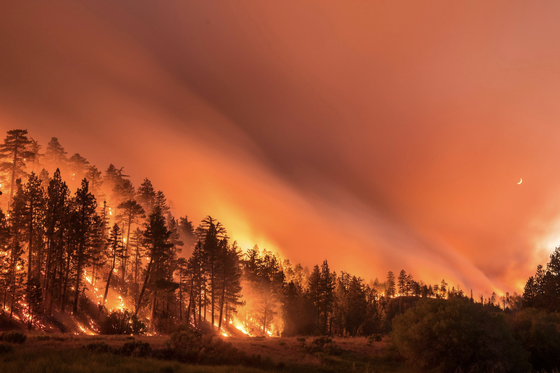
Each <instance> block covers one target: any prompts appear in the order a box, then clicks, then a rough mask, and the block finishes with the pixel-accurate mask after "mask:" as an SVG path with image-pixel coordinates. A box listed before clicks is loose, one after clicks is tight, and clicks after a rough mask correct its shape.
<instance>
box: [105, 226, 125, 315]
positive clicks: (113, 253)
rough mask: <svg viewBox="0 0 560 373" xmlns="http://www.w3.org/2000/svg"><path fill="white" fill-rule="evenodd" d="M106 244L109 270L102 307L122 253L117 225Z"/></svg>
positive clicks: (120, 237) (112, 229)
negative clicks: (109, 264)
mask: <svg viewBox="0 0 560 373" xmlns="http://www.w3.org/2000/svg"><path fill="white" fill-rule="evenodd" d="M108 244H109V252H110V254H109V255H110V262H111V268H110V269H109V273H108V274H107V283H106V284H105V293H103V305H105V302H106V301H107V294H109V287H110V286H111V279H112V277H113V271H114V270H115V266H116V263H117V258H118V257H120V256H121V255H122V252H123V244H122V235H121V230H120V228H119V225H118V224H116V223H115V224H114V225H113V228H111V232H110V233H109V239H108Z"/></svg>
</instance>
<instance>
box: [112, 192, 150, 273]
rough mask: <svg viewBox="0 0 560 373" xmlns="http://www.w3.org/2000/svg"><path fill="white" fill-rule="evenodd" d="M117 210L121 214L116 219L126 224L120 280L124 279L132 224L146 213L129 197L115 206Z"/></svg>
mask: <svg viewBox="0 0 560 373" xmlns="http://www.w3.org/2000/svg"><path fill="white" fill-rule="evenodd" d="M117 209H118V210H121V214H120V215H118V216H117V219H119V220H123V221H124V225H125V226H126V239H125V244H124V255H123V262H122V263H121V276H122V280H123V281H124V280H125V279H126V273H127V272H126V271H127V265H126V264H127V258H128V256H129V254H128V246H129V243H130V232H131V227H132V224H136V223H137V222H138V219H140V218H144V217H145V216H146V215H145V213H144V209H143V208H142V206H140V205H139V204H138V202H136V201H135V200H131V199H129V200H128V201H126V202H122V203H121V204H119V205H118V206H117Z"/></svg>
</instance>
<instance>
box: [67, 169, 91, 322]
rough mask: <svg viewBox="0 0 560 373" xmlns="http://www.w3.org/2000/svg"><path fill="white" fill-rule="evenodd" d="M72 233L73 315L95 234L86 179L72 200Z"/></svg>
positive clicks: (76, 308) (76, 309) (75, 310)
mask: <svg viewBox="0 0 560 373" xmlns="http://www.w3.org/2000/svg"><path fill="white" fill-rule="evenodd" d="M73 204H74V211H73V224H72V226H73V231H74V234H75V237H76V256H75V261H76V280H75V285H74V308H73V313H74V315H76V314H77V313H78V303H79V298H80V297H79V296H80V292H81V291H82V288H81V285H82V279H83V272H84V268H85V267H86V266H87V265H88V264H89V260H90V251H91V247H92V244H93V238H94V234H95V230H94V225H93V222H94V216H95V210H96V208H97V202H96V200H95V197H94V196H93V194H91V193H90V191H89V183H88V181H87V179H83V180H82V186H81V188H79V189H78V190H77V191H76V196H75V197H74V200H73Z"/></svg>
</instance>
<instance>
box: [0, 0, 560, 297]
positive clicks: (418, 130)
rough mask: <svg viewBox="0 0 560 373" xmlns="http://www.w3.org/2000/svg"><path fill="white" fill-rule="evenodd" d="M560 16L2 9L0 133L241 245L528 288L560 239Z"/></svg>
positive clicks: (263, 7) (483, 285)
mask: <svg viewBox="0 0 560 373" xmlns="http://www.w3.org/2000/svg"><path fill="white" fill-rule="evenodd" d="M559 19H560V2H557V1H548V2H546V1H543V2H539V4H538V5H536V4H535V3H531V2H517V1H511V0H508V1H492V2H489V1H453V2H449V1H438V2H434V1H422V2H419V1H376V0H372V1H325V0H321V1H318V0H317V1H303V0H297V1H296V0H294V1H286V0H283V1H262V0H255V1H243V0H236V1H207V0H206V1H183V0H176V1H172V0H166V1H163V2H156V1H132V0H131V1H118V0H112V1H77V0H72V1H67V2H62V1H48V2H16V1H12V2H4V3H3V4H2V5H0V130H2V132H5V131H7V130H9V129H13V128H27V129H28V130H29V132H30V135H31V136H32V137H34V138H35V139H37V140H39V141H40V142H41V143H42V144H43V150H44V148H45V147H46V143H47V142H48V140H49V139H50V137H52V136H56V137H58V138H59V140H60V142H61V143H62V145H63V146H64V147H65V148H66V150H67V151H68V152H69V153H70V154H72V153H74V152H79V153H80V154H81V155H82V156H84V157H86V158H87V159H88V160H89V161H90V162H92V163H93V164H96V165H97V166H98V167H99V168H100V169H103V170H104V169H106V168H107V166H108V165H109V163H114V164H115V165H116V166H117V167H124V169H125V171H126V173H129V174H131V175H132V176H133V181H134V183H135V184H136V185H138V183H139V182H140V181H141V180H142V178H144V177H148V178H149V179H151V180H152V182H153V183H154V185H155V187H156V188H158V189H163V190H164V192H165V193H166V195H167V197H168V199H169V200H171V201H172V202H173V205H174V211H175V214H176V215H177V216H179V215H180V216H183V215H185V214H186V215H188V216H189V217H190V218H192V219H194V220H195V221H199V220H200V219H202V218H203V217H204V216H205V215H208V214H210V215H212V216H213V217H215V218H217V219H218V220H220V221H222V222H223V224H224V225H225V226H226V228H227V229H228V231H229V234H230V236H231V237H232V238H234V239H238V241H239V242H240V244H241V246H242V247H243V248H244V249H245V248H249V247H251V246H252V245H253V244H258V245H259V247H264V248H267V249H270V250H274V251H279V252H280V253H281V254H282V255H283V256H285V257H288V258H290V259H291V260H292V262H301V263H302V264H304V265H308V266H311V265H313V264H316V263H320V262H321V261H322V260H323V259H328V260H329V262H330V264H331V267H333V268H334V269H335V270H337V271H340V270H346V271H350V272H351V273H353V274H356V275H359V276H361V277H363V278H365V279H366V280H368V281H369V279H373V278H375V277H379V278H380V279H384V278H385V276H386V273H387V271H389V270H393V271H394V272H398V271H400V270H401V269H405V270H406V271H407V272H411V273H412V274H413V275H414V276H415V278H416V279H423V280H424V281H427V282H429V283H435V282H439V281H441V279H442V278H445V279H446V280H447V282H449V283H450V284H451V285H455V286H456V285H460V286H461V288H463V289H466V290H467V292H468V291H469V290H470V288H473V290H474V291H475V294H477V293H480V292H483V291H492V290H499V291H518V292H520V291H522V286H523V284H524V282H525V281H526V279H527V277H528V276H529V275H531V274H532V273H533V272H534V269H535V266H536V265H537V264H538V263H544V262H546V260H547V256H548V254H549V252H551V251H552V250H553V249H554V247H555V245H558V244H560V219H559V218H560V200H559V199H558V196H559V195H560V105H559V104H558V99H559V97H560V22H558V20H559ZM520 178H523V183H522V184H520V185H518V184H517V183H518V182H519V180H520Z"/></svg>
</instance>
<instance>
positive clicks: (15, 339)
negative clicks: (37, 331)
mask: <svg viewBox="0 0 560 373" xmlns="http://www.w3.org/2000/svg"><path fill="white" fill-rule="evenodd" d="M26 339H27V336H26V335H25V334H23V333H20V332H13V331H12V332H5V333H2V334H0V341H4V342H8V343H23V342H25V340H26Z"/></svg>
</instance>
